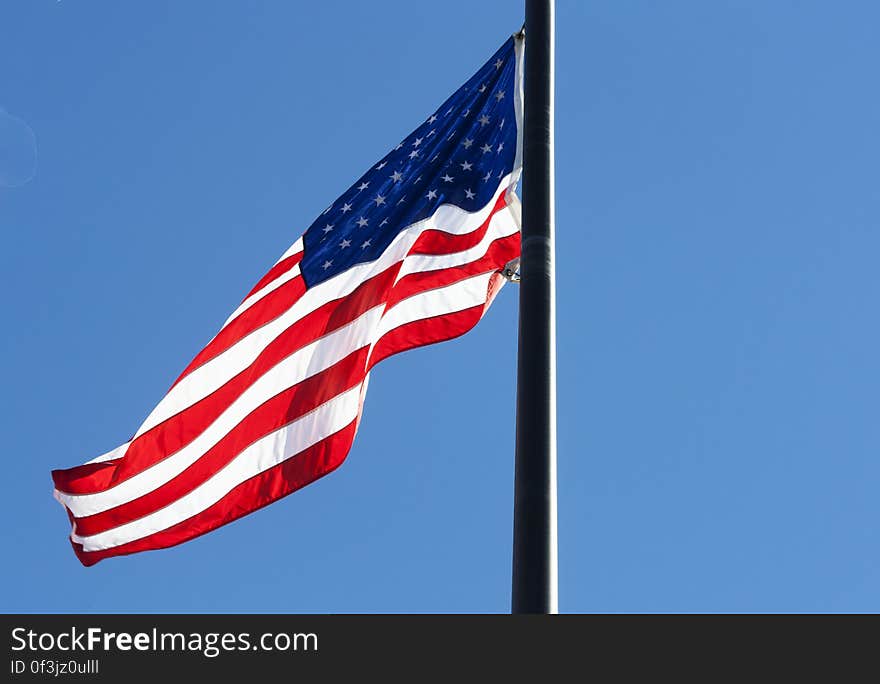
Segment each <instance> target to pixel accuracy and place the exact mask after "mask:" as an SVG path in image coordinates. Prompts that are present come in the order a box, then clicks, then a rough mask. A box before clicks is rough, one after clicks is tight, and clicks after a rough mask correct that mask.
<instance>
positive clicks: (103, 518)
mask: <svg viewBox="0 0 880 684" xmlns="http://www.w3.org/2000/svg"><path fill="white" fill-rule="evenodd" d="M368 351H369V348H368V347H363V348H362V349H360V350H358V351H356V352H354V353H352V354H350V355H348V356H347V357H345V358H344V359H343V360H342V361H340V362H339V363H337V364H335V365H333V366H331V367H330V368H328V369H326V370H325V371H323V372H321V373H319V374H317V375H314V376H312V377H311V378H308V379H306V380H303V381H302V382H301V383H298V384H296V385H294V386H293V387H290V388H289V389H287V390H285V391H283V392H281V393H280V394H277V395H275V396H274V397H272V398H271V399H269V400H267V401H266V402H265V403H263V404H262V405H260V406H259V407H258V408H256V409H254V411H253V412H251V413H250V414H248V416H247V417H246V418H245V419H244V420H242V421H241V422H240V423H239V424H238V425H236V426H235V427H234V428H233V429H232V430H230V431H229V432H228V433H227V434H226V435H224V437H223V438H222V439H221V440H220V441H219V442H217V444H215V445H214V446H213V447H211V448H210V449H208V451H206V452H205V453H204V455H202V456H200V457H199V458H198V460H196V461H195V462H194V463H193V464H192V465H190V466H189V467H188V468H187V469H186V470H184V471H183V472H181V473H180V474H179V475H177V476H176V477H174V478H172V479H170V480H168V481H167V482H165V483H163V484H162V485H161V486H159V487H157V488H156V489H154V490H153V491H151V492H149V493H148V494H145V495H144V496H141V497H138V498H137V499H133V500H132V501H129V502H127V503H124V504H122V505H120V506H117V507H115V508H111V509H108V510H106V511H102V512H100V513H96V514H94V515H90V516H86V517H82V518H78V519H77V520H76V531H77V534H79V535H81V536H89V535H93V534H98V533H99V532H104V531H106V530H108V529H111V528H113V527H117V526H119V525H123V524H125V523H127V522H131V521H132V520H137V519H138V518H142V517H144V516H145V515H148V514H149V513H152V512H154V511H156V510H158V509H160V508H164V507H165V506H168V505H169V504H171V503H173V502H174V501H176V500H177V499H179V498H181V497H182V496H184V495H186V494H188V493H189V492H191V491H192V490H193V489H195V488H196V487H198V486H199V485H201V484H202V483H204V482H205V481H206V480H208V479H209V478H211V477H212V476H213V475H215V474H216V473H217V471H219V470H220V469H221V468H223V467H224V466H226V465H227V464H228V463H229V462H230V461H232V460H233V459H234V458H235V457H236V456H238V455H239V454H240V453H241V452H242V451H243V450H244V449H246V448H247V447H249V446H250V445H251V444H253V443H254V442H256V441H257V440H258V439H261V438H262V437H264V436H266V435H268V434H270V433H272V432H274V431H276V430H279V429H281V428H282V427H283V426H285V425H288V424H290V423H291V422H293V421H294V420H296V419H298V418H301V417H302V416H304V415H305V414H307V413H308V412H309V411H312V410H314V409H316V408H317V407H318V406H320V405H321V404H323V403H325V402H327V401H329V400H331V399H333V398H334V397H336V396H337V395H339V394H342V393H343V392H345V391H346V390H348V389H351V388H352V387H355V386H357V385H358V384H360V383H361V382H363V379H364V376H365V375H366V371H365V370H364V366H365V364H366V361H367V355H368Z"/></svg>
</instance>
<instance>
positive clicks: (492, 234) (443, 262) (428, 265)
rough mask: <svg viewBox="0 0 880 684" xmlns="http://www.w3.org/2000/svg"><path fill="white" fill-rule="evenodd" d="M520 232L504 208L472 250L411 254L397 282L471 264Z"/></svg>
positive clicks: (404, 263)
mask: <svg viewBox="0 0 880 684" xmlns="http://www.w3.org/2000/svg"><path fill="white" fill-rule="evenodd" d="M518 231H519V226H518V225H517V223H516V220H515V219H514V217H513V215H512V214H511V213H510V211H508V210H507V208H504V209H502V210H500V211H498V213H496V214H495V215H494V216H493V217H492V220H491V221H489V226H488V227H487V229H486V234H485V235H484V236H483V237H482V239H481V240H480V241H479V242H478V243H477V244H476V245H474V246H473V247H471V248H470V249H465V250H462V251H461V252H455V253H453V254H411V255H410V256H408V257H406V259H404V260H403V264H402V265H401V266H400V271H399V272H398V274H397V281H399V280H401V279H402V278H403V277H404V276H405V275H409V274H410V273H417V272H423V271H439V270H442V269H446V268H455V267H456V266H464V265H465V264H469V263H470V262H472V261H476V260H477V259H480V258H482V257H484V256H485V255H486V252H488V251H489V246H490V245H491V244H492V243H493V242H494V241H495V240H498V239H499V238H503V237H507V236H508V235H513V234H514V233H516V232H518Z"/></svg>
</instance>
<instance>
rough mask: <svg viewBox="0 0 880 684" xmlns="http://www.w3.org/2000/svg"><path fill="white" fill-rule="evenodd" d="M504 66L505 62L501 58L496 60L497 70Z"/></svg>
mask: <svg viewBox="0 0 880 684" xmlns="http://www.w3.org/2000/svg"><path fill="white" fill-rule="evenodd" d="M503 66H504V60H502V59H501V58H500V57H499V58H498V59H497V60H495V68H496V69H500V68H501V67H503Z"/></svg>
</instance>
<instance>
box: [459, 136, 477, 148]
mask: <svg viewBox="0 0 880 684" xmlns="http://www.w3.org/2000/svg"><path fill="white" fill-rule="evenodd" d="M461 144H462V145H464V149H466V150H469V149H470V148H471V145H473V144H474V141H473V140H471V139H470V138H465V139H464V140H462V141H461Z"/></svg>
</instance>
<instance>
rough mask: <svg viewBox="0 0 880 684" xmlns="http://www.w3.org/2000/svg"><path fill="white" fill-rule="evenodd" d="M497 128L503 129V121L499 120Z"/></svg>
mask: <svg viewBox="0 0 880 684" xmlns="http://www.w3.org/2000/svg"><path fill="white" fill-rule="evenodd" d="M498 128H504V119H501V123H500V124H498Z"/></svg>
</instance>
